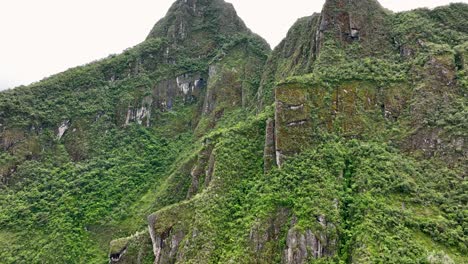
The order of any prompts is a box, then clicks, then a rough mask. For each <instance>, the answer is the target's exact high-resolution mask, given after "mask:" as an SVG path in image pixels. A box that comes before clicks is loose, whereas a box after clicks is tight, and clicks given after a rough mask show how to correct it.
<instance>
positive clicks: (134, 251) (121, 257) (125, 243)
mask: <svg viewBox="0 0 468 264" xmlns="http://www.w3.org/2000/svg"><path fill="white" fill-rule="evenodd" d="M150 252H151V239H150V237H149V234H148V232H147V231H144V232H138V233H136V234H134V235H132V236H130V237H126V238H120V239H116V240H113V241H111V243H110V250H109V263H110V264H142V263H143V261H144V256H146V255H147V254H148V253H150ZM150 254H151V253H150Z"/></svg>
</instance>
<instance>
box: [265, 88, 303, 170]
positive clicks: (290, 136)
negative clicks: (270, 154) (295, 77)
mask: <svg viewBox="0 0 468 264" xmlns="http://www.w3.org/2000/svg"><path fill="white" fill-rule="evenodd" d="M275 98H276V99H275V100H276V103H275V122H274V124H275V125H274V126H275V135H274V139H275V144H274V145H275V148H276V150H275V152H276V164H277V165H278V167H281V165H282V164H283V162H284V160H285V158H286V157H287V156H291V155H294V154H297V153H299V152H300V151H301V149H302V148H303V147H306V146H308V145H309V144H310V143H311V138H310V136H311V131H312V125H311V122H310V112H311V111H312V109H311V106H310V103H311V102H310V100H309V99H308V98H309V95H308V91H307V89H304V87H300V86H294V85H285V86H281V87H277V88H276V89H275Z"/></svg>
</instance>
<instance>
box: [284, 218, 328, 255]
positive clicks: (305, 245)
mask: <svg viewBox="0 0 468 264" xmlns="http://www.w3.org/2000/svg"><path fill="white" fill-rule="evenodd" d="M317 221H318V223H319V224H320V226H321V229H322V230H321V231H315V232H312V230H310V229H307V230H306V231H305V232H304V233H303V232H300V231H299V230H297V229H296V228H295V227H292V228H291V229H289V231H288V235H287V239H286V249H285V250H284V255H283V263H286V264H303V263H309V261H310V260H311V259H319V258H324V257H330V256H333V255H334V254H335V252H336V250H337V248H336V243H337V242H336V239H335V238H332V237H329V236H328V235H327V234H328V233H329V232H330V233H332V232H336V230H335V229H336V228H335V226H334V225H332V224H329V223H327V222H326V220H325V217H324V216H319V217H318V219H317Z"/></svg>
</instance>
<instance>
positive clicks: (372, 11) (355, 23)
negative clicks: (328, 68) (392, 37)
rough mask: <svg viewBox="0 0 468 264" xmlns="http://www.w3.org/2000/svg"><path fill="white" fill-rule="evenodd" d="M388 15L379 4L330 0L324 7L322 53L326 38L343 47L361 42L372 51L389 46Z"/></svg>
mask: <svg viewBox="0 0 468 264" xmlns="http://www.w3.org/2000/svg"><path fill="white" fill-rule="evenodd" d="M387 16H388V14H387V11H386V10H385V9H384V8H383V7H382V5H380V3H379V2H378V1H376V0H327V1H326V2H325V4H324V6H323V10H322V17H321V22H320V26H319V34H318V39H319V41H318V45H319V46H318V49H319V48H320V46H321V45H323V42H324V40H325V38H326V35H329V36H334V37H335V38H336V39H337V40H339V41H341V42H343V43H352V42H353V41H360V42H361V43H362V44H363V46H364V47H366V48H367V49H368V50H369V51H372V50H379V49H382V48H383V47H382V45H386V44H387V43H388V41H387V39H386V37H385V35H386V33H388V26H387V21H386V18H387Z"/></svg>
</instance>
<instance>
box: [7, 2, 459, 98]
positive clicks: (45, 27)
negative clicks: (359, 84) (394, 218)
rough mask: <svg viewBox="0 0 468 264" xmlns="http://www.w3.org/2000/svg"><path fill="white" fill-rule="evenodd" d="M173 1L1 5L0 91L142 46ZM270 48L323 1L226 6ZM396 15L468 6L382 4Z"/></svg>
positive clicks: (416, 3)
mask: <svg viewBox="0 0 468 264" xmlns="http://www.w3.org/2000/svg"><path fill="white" fill-rule="evenodd" d="M174 1H175V0H0V34H1V35H0V36H1V37H0V90H2V89H6V88H11V87H15V86H18V85H21V84H24V85H26V84H29V83H31V82H35V81H38V80H41V79H42V78H44V77H46V76H50V75H51V74H54V73H58V72H61V71H64V70H66V69H67V68H70V67H74V66H78V65H82V64H85V63H88V62H91V61H93V60H97V59H101V58H104V57H106V56H107V55H109V54H115V53H120V52H122V51H123V50H124V49H126V48H129V47H131V46H134V45H136V44H138V43H140V42H142V41H143V40H144V39H145V37H146V35H147V34H148V33H149V31H150V30H151V28H152V27H153V25H154V24H155V23H156V21H158V20H159V19H160V18H162V17H163V16H164V15H165V14H166V12H167V10H168V9H169V7H170V5H171V4H172V3H173V2H174ZM227 2H231V3H233V4H234V6H235V7H236V9H237V12H238V14H239V16H240V17H241V18H242V19H243V20H244V21H245V22H246V24H247V26H248V27H249V28H250V29H252V30H253V31H254V32H256V33H258V34H260V35H261V36H263V37H264V38H265V39H266V40H267V41H268V42H269V43H270V45H271V46H272V47H274V46H276V45H277V44H278V43H279V42H280V41H281V39H283V38H284V37H285V35H286V33H287V31H288V29H289V28H290V26H291V25H292V24H293V23H294V22H295V21H296V20H297V19H298V18H299V17H303V16H308V15H311V14H312V13H314V12H320V10H321V9H322V5H323V3H324V2H325V0H227ZM380 2H381V3H382V5H383V6H384V7H386V8H388V9H391V10H394V11H403V10H410V9H414V8H417V7H435V6H440V5H445V4H448V3H450V2H465V3H468V0H458V1H450V0H417V1H414V0H380Z"/></svg>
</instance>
